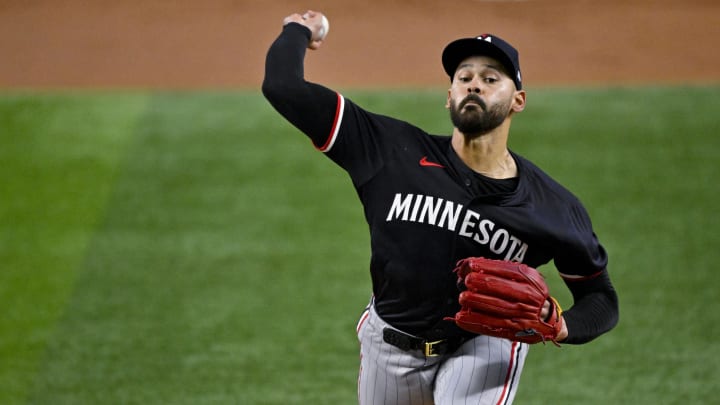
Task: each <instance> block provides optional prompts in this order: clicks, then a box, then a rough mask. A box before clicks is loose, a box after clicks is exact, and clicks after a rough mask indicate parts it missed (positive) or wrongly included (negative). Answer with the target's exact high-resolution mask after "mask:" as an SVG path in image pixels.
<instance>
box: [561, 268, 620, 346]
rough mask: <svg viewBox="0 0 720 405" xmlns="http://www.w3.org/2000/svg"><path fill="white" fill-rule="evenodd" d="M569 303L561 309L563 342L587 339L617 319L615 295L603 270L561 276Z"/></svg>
mask: <svg viewBox="0 0 720 405" xmlns="http://www.w3.org/2000/svg"><path fill="white" fill-rule="evenodd" d="M563 280H564V281H565V284H566V285H567V286H568V289H570V292H571V293H572V296H573V301H574V303H573V306H572V307H570V308H569V309H567V310H566V311H565V312H563V314H562V316H563V319H564V321H565V327H566V329H567V336H566V337H565V338H564V339H562V338H560V339H558V340H560V341H562V342H563V343H569V344H581V343H586V342H589V341H591V340H593V339H595V338H596V337H598V336H600V335H602V334H603V333H605V332H607V331H609V330H610V329H612V328H613V327H615V325H617V323H618V320H619V305H618V296H617V293H616V292H615V288H614V287H613V285H612V282H611V281H610V275H609V274H608V272H607V270H605V269H603V270H602V271H601V272H599V273H597V274H595V275H592V276H590V277H578V278H576V277H567V276H565V277H563Z"/></svg>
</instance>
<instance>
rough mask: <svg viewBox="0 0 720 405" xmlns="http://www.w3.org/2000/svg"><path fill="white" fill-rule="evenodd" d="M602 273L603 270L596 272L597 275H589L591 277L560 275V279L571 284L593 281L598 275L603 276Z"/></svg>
mask: <svg viewBox="0 0 720 405" xmlns="http://www.w3.org/2000/svg"><path fill="white" fill-rule="evenodd" d="M604 271H605V270H604V269H603V270H600V271H598V272H597V273H593V274H591V275H589V276H574V275H569V274H563V273H560V277H562V278H563V280H565V281H570V282H573V281H586V280H592V279H594V278H595V277H598V276H599V275H601V274H603V272H604Z"/></svg>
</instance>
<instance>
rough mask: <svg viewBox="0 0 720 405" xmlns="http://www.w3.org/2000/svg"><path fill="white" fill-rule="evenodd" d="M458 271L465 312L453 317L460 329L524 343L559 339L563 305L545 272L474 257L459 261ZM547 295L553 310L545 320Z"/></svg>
mask: <svg viewBox="0 0 720 405" xmlns="http://www.w3.org/2000/svg"><path fill="white" fill-rule="evenodd" d="M455 273H456V274H457V276H458V284H461V285H463V286H464V287H465V291H463V292H461V293H460V298H459V302H460V306H461V309H460V311H459V312H458V313H457V314H455V317H454V318H449V319H451V320H454V321H455V323H456V324H457V325H458V326H459V327H460V328H462V329H465V330H468V331H470V332H474V333H478V334H482V335H488V336H496V337H501V338H505V339H510V340H515V341H520V342H524V343H539V342H543V343H544V342H545V341H547V340H550V341H552V342H555V343H556V344H557V342H556V339H557V336H558V334H559V333H560V331H561V330H562V317H561V315H562V309H561V308H560V305H558V303H557V301H556V300H555V299H554V298H552V297H550V294H549V291H548V287H547V284H546V283H545V280H544V278H543V276H542V274H540V272H538V271H537V270H535V269H533V268H532V267H529V266H526V265H524V264H521V263H515V262H509V261H503V260H491V259H485V258H482V257H471V258H467V259H463V260H461V261H459V262H458V264H457V267H456V268H455ZM548 300H550V303H551V308H550V313H549V315H548V316H547V317H546V319H543V318H542V316H541V312H542V309H543V305H545V302H546V301H548Z"/></svg>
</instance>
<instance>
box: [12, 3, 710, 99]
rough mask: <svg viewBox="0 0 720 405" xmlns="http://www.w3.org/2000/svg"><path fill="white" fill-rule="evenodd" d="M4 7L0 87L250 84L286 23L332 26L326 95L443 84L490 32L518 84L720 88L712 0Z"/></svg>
mask: <svg viewBox="0 0 720 405" xmlns="http://www.w3.org/2000/svg"><path fill="white" fill-rule="evenodd" d="M3 3H4V4H2V5H0V58H2V60H3V62H2V63H0V87H2V88H23V87H30V88H68V87H80V88H86V87H106V88H107V87H109V88H117V87H141V88H250V89H253V88H259V85H260V82H261V80H262V73H263V64H264V57H265V52H266V50H267V48H268V46H269V45H270V43H271V42H272V40H273V39H274V38H275V37H276V36H277V34H278V33H279V31H280V27H281V23H282V19H283V17H285V16H286V15H288V14H290V13H292V12H296V11H299V12H302V11H304V10H305V9H306V8H308V7H309V6H312V7H314V8H315V9H317V10H320V11H323V12H324V13H325V14H327V16H328V17H329V19H330V22H331V24H332V27H333V30H332V33H331V34H330V35H329V36H328V39H327V41H326V43H325V44H324V46H323V48H322V49H321V50H319V51H317V52H315V53H313V54H312V55H310V57H309V58H308V59H307V69H306V73H307V77H308V79H310V80H315V81H319V82H322V83H324V84H327V85H329V86H334V87H360V86H374V87H387V86H391V87H410V86H414V87H418V86H438V85H442V86H444V85H445V84H446V78H445V76H444V73H443V71H442V67H441V64H440V52H441V50H442V48H443V46H444V45H445V44H447V43H448V42H449V41H451V40H453V39H456V38H458V37H463V36H475V35H479V34H482V33H486V32H490V33H494V34H496V35H499V36H500V37H503V38H504V39H506V40H508V41H509V42H511V43H513V44H514V45H515V46H516V47H517V48H518V49H519V50H520V58H521V64H522V67H523V75H524V80H525V83H526V84H527V85H528V86H539V85H551V84H598V83H603V84H608V83H609V84H637V83H698V82H717V81H718V80H719V79H720V55H719V54H718V52H716V50H715V47H716V45H717V41H718V38H720V2H718V1H717V0H684V1H676V0H675V1H671V0H654V1H649V0H648V1H643V0H628V1H623V0H606V1H603V2H596V1H590V0H556V1H553V0H547V1H542V0H524V1H523V0H475V1H471V0H464V1H455V0H452V1H430V0H406V1H398V0H383V1H377V0H372V1H368V2H353V1H348V0H315V1H312V2H307V3H306V2H299V1H289V0H276V1H259V0H258V1H252V0H241V1H232V0H222V1H221V0H210V1H205V2H199V1H196V0H176V1H173V2H167V1H159V0H128V1H122V2H107V1H102V0H85V1H82V0H61V1H56V0H38V1H15V2H9V1H8V2H3Z"/></svg>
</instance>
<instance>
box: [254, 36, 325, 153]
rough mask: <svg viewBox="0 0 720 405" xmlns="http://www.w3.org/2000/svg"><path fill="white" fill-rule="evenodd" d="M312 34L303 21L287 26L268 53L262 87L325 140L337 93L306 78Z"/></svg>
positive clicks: (294, 121)
mask: <svg viewBox="0 0 720 405" xmlns="http://www.w3.org/2000/svg"><path fill="white" fill-rule="evenodd" d="M310 36H311V32H310V30H309V29H307V28H306V27H304V26H302V25H299V24H296V23H290V24H287V25H285V26H284V27H283V31H282V33H281V34H280V36H279V37H278V38H277V39H276V40H275V42H273V44H272V45H271V47H270V49H269V51H268V53H267V57H266V61H265V78H264V80H263V85H262V91H263V94H264V95H265V97H266V98H267V100H268V101H269V102H270V104H272V106H273V107H274V108H275V109H276V110H277V111H278V112H279V113H280V114H281V115H282V116H283V117H285V119H287V120H288V121H289V122H290V123H292V124H293V125H295V126H296V127H297V128H298V129H300V130H301V131H302V132H304V133H305V134H307V135H308V136H309V137H311V138H312V139H313V141H314V142H315V143H316V144H321V143H322V142H323V141H324V140H325V139H326V138H327V136H328V133H329V132H330V130H331V128H332V124H333V120H334V118H335V113H336V109H337V94H336V93H335V92H334V91H332V90H329V89H327V88H325V87H323V86H320V85H317V84H314V83H310V82H307V81H306V80H305V77H304V75H305V72H304V59H305V53H306V50H307V46H308V41H309V40H310Z"/></svg>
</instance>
